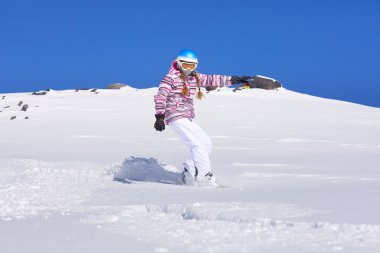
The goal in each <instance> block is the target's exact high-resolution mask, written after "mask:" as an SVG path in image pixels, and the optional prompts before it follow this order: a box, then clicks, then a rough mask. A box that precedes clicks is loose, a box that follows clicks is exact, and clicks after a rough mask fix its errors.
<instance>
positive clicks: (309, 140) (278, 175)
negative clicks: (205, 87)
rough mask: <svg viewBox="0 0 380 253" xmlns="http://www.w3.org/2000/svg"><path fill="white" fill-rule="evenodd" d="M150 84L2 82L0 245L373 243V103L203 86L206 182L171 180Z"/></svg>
mask: <svg viewBox="0 0 380 253" xmlns="http://www.w3.org/2000/svg"><path fill="white" fill-rule="evenodd" d="M156 91H157V90H156V89H155V88H152V89H145V90H137V89H133V88H131V87H126V88H123V89H121V90H98V94H97V93H96V92H90V91H79V92H75V91H74V90H65V91H50V92H48V94H47V95H45V96H35V95H30V94H27V93H17V94H0V111H1V112H0V130H1V131H0V252H126V251H127V252H335V251H340V252H380V215H379V213H380V166H379V164H380V109H379V108H371V107H366V106H362V105H357V104H352V103H347V102H342V101H335V100H328V99H322V98H318V97H312V96H308V95H305V94H299V93H296V92H292V91H289V90H286V89H280V90H278V91H266V90H260V89H251V90H243V91H239V92H236V93H235V92H232V91H231V90H230V89H220V90H219V91H214V92H211V93H208V94H206V95H207V96H206V98H205V99H204V100H203V101H196V115H197V117H196V120H197V122H198V123H199V124H200V125H201V126H202V127H203V128H204V129H205V131H206V132H207V133H208V134H209V135H210V136H211V138H212V140H213V144H214V149H213V154H212V157H211V158H212V163H213V170H214V173H215V175H216V176H217V177H218V178H219V179H220V181H222V182H224V183H225V184H227V185H228V187H227V188H218V189H213V188H207V187H187V186H182V185H179V184H178V176H179V173H180V172H181V162H182V161H183V160H185V159H186V158H187V156H188V151H187V148H186V147H185V146H184V144H182V143H181V142H180V141H179V140H178V139H177V138H176V136H175V135H174V134H173V132H172V131H171V129H170V128H169V127H168V129H167V130H166V131H164V132H162V133H160V132H156V131H155V130H154V129H153V123H154V104H153V95H154V94H155V93H156ZM3 96H5V97H4V99H2V98H3ZM19 101H23V103H24V104H28V105H29V109H28V110H27V111H26V112H23V111H20V109H21V106H18V103H19ZM13 116H16V118H15V119H13V120H11V117H13ZM25 117H28V119H25Z"/></svg>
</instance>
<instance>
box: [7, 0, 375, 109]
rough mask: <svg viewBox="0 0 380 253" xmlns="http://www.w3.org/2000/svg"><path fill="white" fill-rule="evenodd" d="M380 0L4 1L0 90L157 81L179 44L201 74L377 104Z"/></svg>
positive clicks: (153, 83)
mask: <svg viewBox="0 0 380 253" xmlns="http://www.w3.org/2000/svg"><path fill="white" fill-rule="evenodd" d="M379 13H380V1H377V0H357V1H350V0H345V1H343V0H341V1H339V0H319V1H311V0H294V1H292V0H287V1H286V0H262V1H253V0H252V1H249V0H246V1H239V0H235V1H232V0H231V1H224V0H218V1H206V0H204V1H198V0H192V1H178V0H176V1H153V0H152V1H146V0H139V1H126V0H124V1H123V0H120V1H116V0H103V1H100V0H54V1H52V0H46V1H42V0H0V38H1V39H0V93H6V92H21V91H34V90H40V89H46V88H53V89H70V88H71V89H73V88H83V87H99V88H101V87H105V86H106V85H107V84H110V83H114V82H122V83H127V84H129V85H131V86H134V87H138V88H145V87H153V86H157V85H158V83H159V81H160V80H161V78H162V77H163V76H164V75H165V74H166V72H167V70H168V68H169V64H170V63H171V61H172V60H173V59H174V58H175V57H176V54H177V53H178V52H179V51H180V50H181V49H183V48H192V49H194V50H195V51H196V52H197V53H198V57H199V61H200V64H199V67H198V71H199V72H201V73H205V74H226V75H256V74H259V75H265V76H270V77H273V78H275V79H278V80H279V81H281V82H282V83H283V84H284V86H285V87H286V88H288V89H291V90H294V91H298V92H303V93H308V94H312V95H316V96H321V97H327V98H334V99H340V100H346V101H351V102H355V103H361V104H366V105H370V106H376V107H380V81H379V77H378V73H379V72H380V63H379V59H380V46H379V45H380V14H379Z"/></svg>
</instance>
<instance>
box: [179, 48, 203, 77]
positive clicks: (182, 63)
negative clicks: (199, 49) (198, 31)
mask: <svg viewBox="0 0 380 253" xmlns="http://www.w3.org/2000/svg"><path fill="white" fill-rule="evenodd" d="M176 62H177V66H178V67H179V69H180V70H181V71H182V72H183V73H184V74H185V75H190V74H191V73H192V72H193V71H194V70H195V68H196V67H197V66H198V56H197V54H196V53H195V52H194V51H193V50H191V49H183V50H182V51H181V52H179V54H178V56H177V59H176ZM188 63H190V66H189V67H188ZM191 65H193V66H191Z"/></svg>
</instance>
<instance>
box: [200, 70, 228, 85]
mask: <svg viewBox="0 0 380 253" xmlns="http://www.w3.org/2000/svg"><path fill="white" fill-rule="evenodd" d="M197 74H198V77H199V81H200V84H201V86H202V87H210V86H213V87H223V86H230V85H231V76H225V75H206V74H200V73H197Z"/></svg>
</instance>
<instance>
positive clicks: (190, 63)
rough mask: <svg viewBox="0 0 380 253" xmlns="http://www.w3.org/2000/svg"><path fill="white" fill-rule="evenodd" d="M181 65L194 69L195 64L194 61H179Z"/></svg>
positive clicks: (186, 68)
mask: <svg viewBox="0 0 380 253" xmlns="http://www.w3.org/2000/svg"><path fill="white" fill-rule="evenodd" d="M180 64H181V67H182V68H183V69H185V70H194V69H195V68H196V67H197V64H196V63H194V62H186V61H180Z"/></svg>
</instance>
